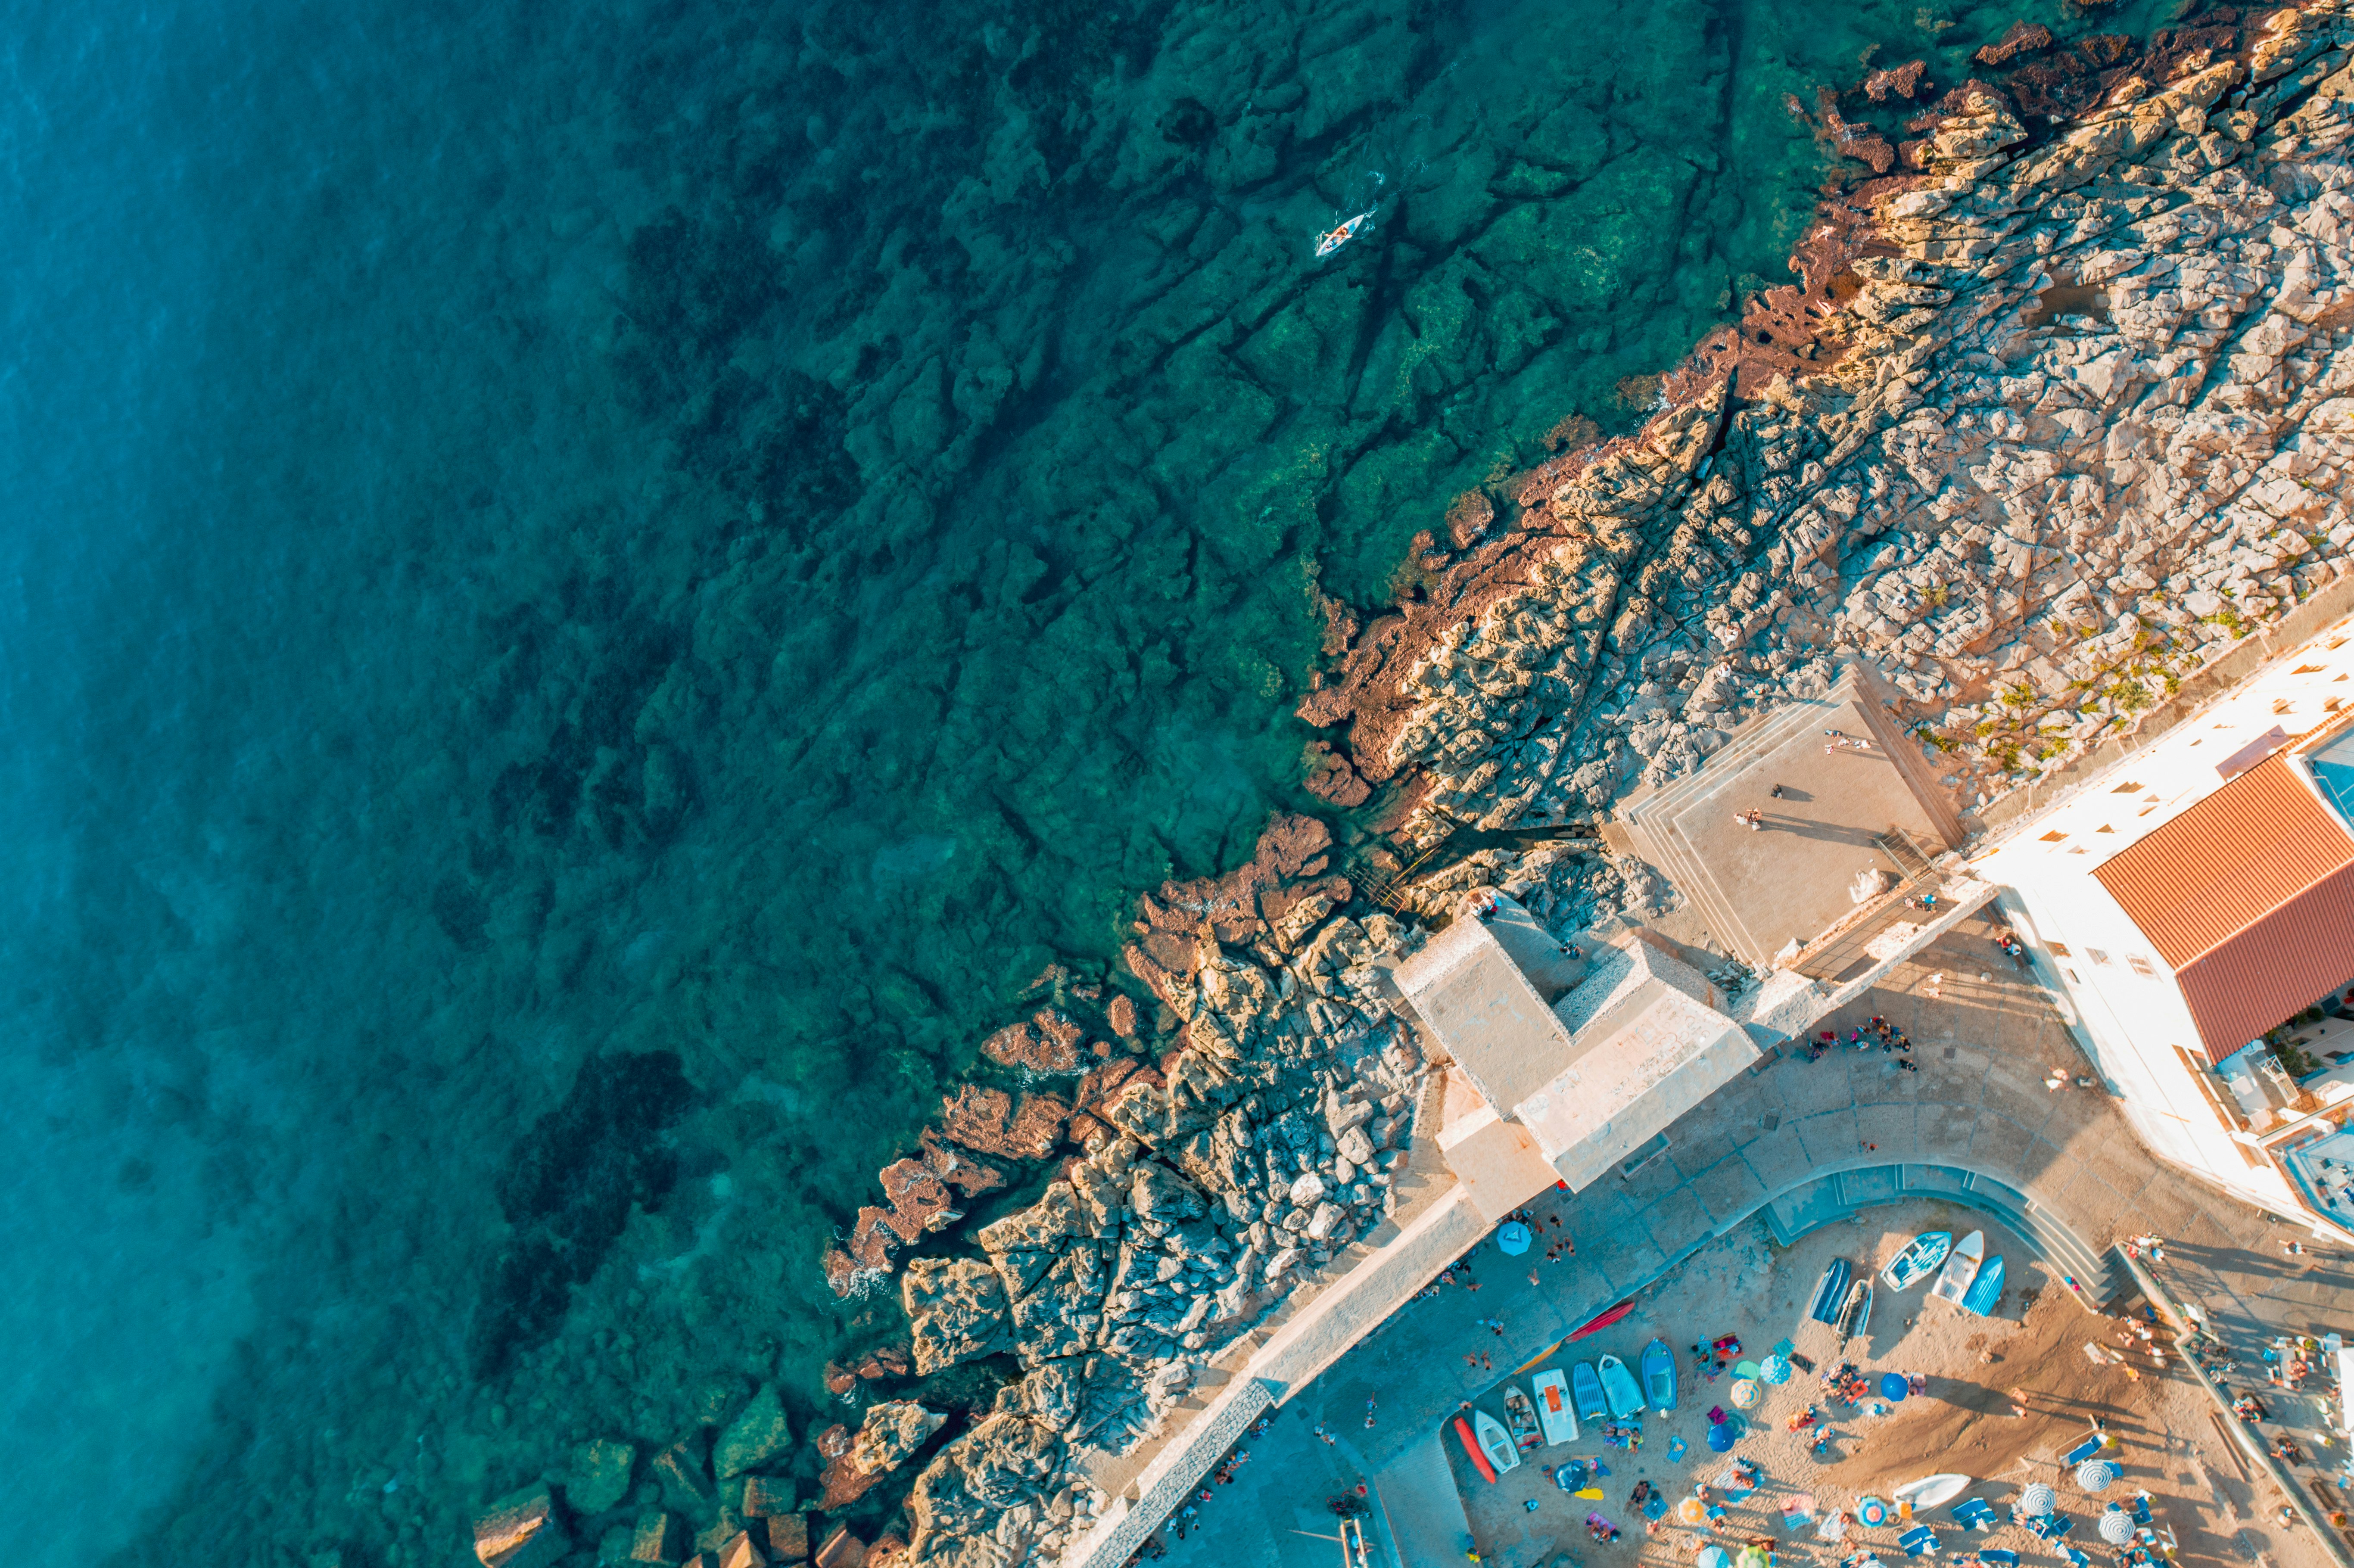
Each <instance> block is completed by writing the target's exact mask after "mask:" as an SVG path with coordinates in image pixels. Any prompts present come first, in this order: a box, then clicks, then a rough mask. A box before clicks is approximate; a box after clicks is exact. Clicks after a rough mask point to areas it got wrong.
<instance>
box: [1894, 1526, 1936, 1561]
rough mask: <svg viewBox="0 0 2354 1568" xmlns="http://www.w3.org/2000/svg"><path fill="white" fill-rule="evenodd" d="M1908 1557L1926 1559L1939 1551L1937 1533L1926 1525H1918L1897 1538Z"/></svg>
mask: <svg viewBox="0 0 2354 1568" xmlns="http://www.w3.org/2000/svg"><path fill="white" fill-rule="evenodd" d="M1896 1544H1897V1545H1899V1546H1901V1547H1903V1548H1904V1555H1905V1556H1907V1557H1926V1556H1929V1555H1931V1554H1932V1553H1934V1552H1935V1551H1936V1550H1937V1532H1936V1531H1934V1530H1931V1529H1930V1528H1929V1527H1928V1526H1927V1525H1925V1524H1916V1525H1914V1527H1913V1528H1912V1529H1910V1530H1908V1531H1905V1532H1904V1533H1903V1534H1902V1535H1900V1536H1898V1537H1897V1538H1896Z"/></svg>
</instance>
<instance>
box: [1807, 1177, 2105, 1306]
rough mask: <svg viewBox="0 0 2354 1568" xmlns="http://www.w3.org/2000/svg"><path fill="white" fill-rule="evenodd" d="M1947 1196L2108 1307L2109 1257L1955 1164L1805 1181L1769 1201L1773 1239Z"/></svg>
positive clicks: (2034, 1206)
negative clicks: (1997, 1225)
mask: <svg viewBox="0 0 2354 1568" xmlns="http://www.w3.org/2000/svg"><path fill="white" fill-rule="evenodd" d="M1917 1198H1943V1199H1945V1200H1946V1201H1947V1202H1952V1203H1955V1204H1956V1205H1959V1206H1961V1207H1964V1208H1971V1209H1977V1210H1979V1211H1981V1212H1982V1213H1988V1214H1991V1215H1992V1216H1994V1217H1995V1218H1996V1219H1998V1220H1999V1221H2001V1222H2002V1223H2003V1224H2005V1225H2007V1226H2009V1228H2010V1230H2011V1231H2012V1232H2013V1233H2014V1234H2016V1235H2017V1236H2018V1237H2019V1239H2020V1241H2021V1242H2023V1243H2025V1244H2026V1245H2028V1246H2029V1247H2030V1248H2031V1249H2032V1250H2033V1251H2034V1252H2035V1254H2036V1255H2038V1256H2039V1257H2041V1258H2042V1259H2043V1260H2044V1261H2045V1262H2046V1263H2049V1264H2051V1265H2052V1266H2053V1267H2055V1268H2057V1269H2060V1270H2061V1271H2062V1272H2063V1273H2065V1274H2067V1275H2068V1276H2070V1277H2073V1279H2074V1280H2075V1281H2076V1283H2077V1284H2078V1285H2079V1286H2082V1287H2084V1296H2085V1298H2086V1299H2088V1300H2089V1301H2091V1302H2092V1304H2093V1305H2094V1306H2095V1307H2104V1306H2106V1305H2107V1304H2108V1302H2109V1299H2110V1298H2112V1297H2114V1296H2115V1294H2116V1293H2117V1288H2118V1285H2119V1280H2118V1278H2117V1276H2116V1271H2115V1266H2114V1265H2113V1264H2112V1262H2111V1261H2110V1258H2109V1255H2107V1254H2106V1253H2105V1252H2101V1251H2098V1250H2095V1248H2094V1246H2093V1245H2091V1244H2090V1243H2087V1242H2086V1241H2085V1240H2084V1238H2083V1237H2081V1236H2079V1235H2077V1234H2075V1232H2073V1230H2071V1229H2069V1227H2068V1226H2067V1225H2066V1224H2063V1223H2062V1221H2061V1220H2060V1218H2059V1216H2057V1215H2056V1214H2054V1213H2052V1211H2051V1210H2049V1209H2048V1208H2046V1207H2045V1206H2044V1205H2042V1204H2041V1203H2039V1202H2036V1201H2035V1199H2034V1198H2033V1197H2031V1196H2030V1195H2029V1194H2028V1193H2025V1192H2020V1190H2019V1189H2017V1188H2016V1187H2012V1186H2009V1185H2007V1184H2006V1183H2004V1182H2001V1181H1996V1180H1994V1179H1993V1178H1992V1177H1990V1176H1984V1175H1981V1174H1979V1173H1978V1172H1977V1171H1967V1170H1964V1169H1962V1168H1961V1167H1959V1166H1955V1165H1914V1164H1904V1165H1870V1166H1861V1167H1857V1168H1855V1169H1851V1170H1846V1171H1832V1172H1830V1173H1829V1174H1828V1175H1823V1176H1818V1177H1815V1178H1814V1179H1813V1180H1811V1181H1804V1182H1801V1183H1800V1184H1799V1185H1797V1186H1796V1187H1793V1188H1791V1189H1790V1190H1789V1191H1788V1192H1784V1193H1781V1194H1780V1195H1779V1196H1777V1197H1775V1198H1773V1199H1771V1200H1769V1201H1768V1202H1766V1204H1765V1224H1766V1228H1767V1230H1768V1231H1769V1232H1771V1233H1772V1234H1773V1237H1774V1240H1775V1242H1776V1244H1777V1245H1782V1246H1788V1245H1790V1244H1791V1243H1793V1242H1795V1241H1797V1239H1798V1238H1799V1237H1800V1236H1803V1235H1805V1234H1808V1232H1809V1231H1815V1230H1819V1229H1821V1228H1822V1227H1823V1226H1825V1225H1827V1224H1831V1223H1832V1222H1834V1221H1837V1220H1844V1219H1846V1218H1847V1217H1848V1216H1849V1215H1850V1214H1853V1213H1856V1212H1857V1211H1859V1210H1861V1209H1868V1208H1872V1207H1876V1206H1877V1205H1880V1204H1882V1203H1893V1202H1902V1201H1903V1200H1906V1199H1917Z"/></svg>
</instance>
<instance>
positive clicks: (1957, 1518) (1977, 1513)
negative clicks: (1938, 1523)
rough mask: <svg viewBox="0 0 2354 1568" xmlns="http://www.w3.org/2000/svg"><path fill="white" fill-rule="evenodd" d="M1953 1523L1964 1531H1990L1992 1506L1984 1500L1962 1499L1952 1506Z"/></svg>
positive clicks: (1992, 1518)
mask: <svg viewBox="0 0 2354 1568" xmlns="http://www.w3.org/2000/svg"><path fill="white" fill-rule="evenodd" d="M1954 1522H1955V1523H1956V1524H1958V1525H1960V1526H1961V1527H1962V1528H1963V1529H1964V1530H1992V1529H1993V1528H1994V1526H1995V1515H1994V1505H1993V1504H1992V1503H1989V1502H1988V1501H1987V1500H1986V1499H1984V1498H1964V1499H1962V1500H1961V1501H1960V1502H1957V1503H1956V1504H1955V1505H1954Z"/></svg>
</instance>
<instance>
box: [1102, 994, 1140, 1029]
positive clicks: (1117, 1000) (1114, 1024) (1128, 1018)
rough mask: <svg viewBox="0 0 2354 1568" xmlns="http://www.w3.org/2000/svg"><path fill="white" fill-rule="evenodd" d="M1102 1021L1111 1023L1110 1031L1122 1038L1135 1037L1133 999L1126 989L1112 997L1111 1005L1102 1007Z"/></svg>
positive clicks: (1134, 1006) (1134, 1007)
mask: <svg viewBox="0 0 2354 1568" xmlns="http://www.w3.org/2000/svg"><path fill="white" fill-rule="evenodd" d="M1104 1021H1105V1022H1108V1023H1109V1024H1110V1025H1111V1032H1112V1033H1114V1034H1117V1035H1119V1037H1120V1038H1121V1039H1122V1040H1133V1039H1135V1038H1136V1027H1137V1021H1136V1001H1135V999H1134V998H1133V997H1131V996H1129V994H1128V993H1127V992H1126V991H1122V992H1120V993H1119V995H1118V996H1115V997H1113V998H1112V999H1111V1005H1110V1006H1109V1007H1107V1008H1105V1009H1104Z"/></svg>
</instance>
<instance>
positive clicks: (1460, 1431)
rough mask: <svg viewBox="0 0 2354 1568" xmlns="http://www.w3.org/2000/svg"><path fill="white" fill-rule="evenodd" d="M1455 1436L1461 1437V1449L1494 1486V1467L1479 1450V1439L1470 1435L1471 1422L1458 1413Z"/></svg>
mask: <svg viewBox="0 0 2354 1568" xmlns="http://www.w3.org/2000/svg"><path fill="white" fill-rule="evenodd" d="M1455 1436H1458V1437H1460V1438H1462V1439H1463V1451H1464V1452H1465V1453H1467V1454H1469V1455H1470V1456H1471V1462H1472V1463H1473V1464H1475V1465H1477V1466H1479V1473H1480V1474H1481V1475H1483V1476H1485V1477H1487V1478H1488V1484H1489V1485H1490V1486H1491V1487H1492V1486H1494V1485H1495V1484H1496V1467H1495V1466H1493V1465H1491V1464H1490V1463H1488V1456H1487V1455H1485V1454H1482V1453H1481V1452H1479V1439H1478V1438H1477V1437H1474V1436H1471V1424H1470V1423H1469V1422H1468V1421H1466V1420H1464V1419H1463V1417H1461V1416H1459V1415H1458V1416H1457V1417H1456V1418H1455Z"/></svg>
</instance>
